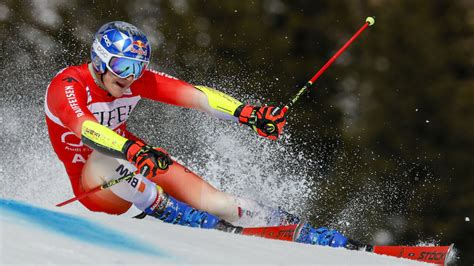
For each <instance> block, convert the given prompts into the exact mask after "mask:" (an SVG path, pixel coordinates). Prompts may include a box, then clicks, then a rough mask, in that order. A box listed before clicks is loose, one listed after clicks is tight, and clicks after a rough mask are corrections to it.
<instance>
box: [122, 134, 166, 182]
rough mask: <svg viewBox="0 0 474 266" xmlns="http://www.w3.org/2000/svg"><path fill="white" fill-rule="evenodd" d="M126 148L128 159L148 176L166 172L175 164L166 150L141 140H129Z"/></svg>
mask: <svg viewBox="0 0 474 266" xmlns="http://www.w3.org/2000/svg"><path fill="white" fill-rule="evenodd" d="M124 150H125V155H126V159H127V160H128V161H129V162H131V163H133V164H134V165H135V167H137V169H138V171H139V172H140V173H141V174H142V175H143V176H145V177H147V178H152V177H154V176H155V175H157V174H164V173H165V172H166V171H168V168H169V166H170V165H172V164H173V160H171V157H170V156H169V155H168V153H167V152H166V151H165V150H163V149H160V148H154V147H151V146H148V145H146V144H145V143H143V142H141V141H133V140H128V141H127V143H125V148H124Z"/></svg>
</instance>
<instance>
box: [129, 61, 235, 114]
mask: <svg viewBox="0 0 474 266" xmlns="http://www.w3.org/2000/svg"><path fill="white" fill-rule="evenodd" d="M136 85H137V89H138V90H139V94H140V95H141V96H143V97H145V98H148V99H152V100H155V101H160V102H164V103H168V104H173V105H177V106H182V107H186V108H193V109H196V110H200V111H203V112H206V113H209V114H211V115H213V116H215V117H218V118H221V119H225V120H237V119H236V117H235V116H234V112H235V110H236V109H237V107H238V106H240V105H241V104H242V103H240V102H239V101H237V100H236V99H234V98H232V97H230V96H229V95H226V94H225V93H223V92H220V91H217V90H215V89H212V88H208V87H204V86H193V85H191V84H189V83H186V82H184V81H181V80H179V79H177V78H174V77H172V76H169V75H167V74H164V73H159V72H156V71H153V70H147V71H145V73H144V74H143V76H142V78H140V79H139V80H138V81H137V84H136Z"/></svg>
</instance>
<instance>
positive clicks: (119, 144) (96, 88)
mask: <svg viewBox="0 0 474 266" xmlns="http://www.w3.org/2000/svg"><path fill="white" fill-rule="evenodd" d="M150 55H151V47H150V45H149V43H148V40H147V38H146V36H145V34H144V33H143V32H142V31H140V30H139V29H138V28H136V27H135V26H133V25H131V24H129V23H126V22H121V21H114V22H110V23H107V24H105V25H103V26H102V27H101V28H100V29H99V30H98V32H97V33H96V34H95V35H94V39H93V44H92V49H91V59H92V62H91V63H88V64H83V65H79V66H70V67H67V68H65V69H63V70H61V71H60V72H59V73H58V74H57V75H56V76H55V77H54V78H53V80H52V81H51V83H50V84H49V86H48V89H47V92H46V99H45V112H46V123H47V126H48V132H49V136H50V140H51V144H52V146H53V148H54V151H55V152H56V154H57V156H58V157H59V159H60V160H61V161H62V163H63V164H64V166H65V168H66V172H67V174H68V175H69V178H70V181H71V185H72V189H73V192H74V194H75V195H76V196H79V195H81V194H82V193H84V192H86V191H88V190H90V189H92V188H94V187H96V186H98V185H101V184H103V183H104V182H106V181H110V180H113V179H117V178H118V177H120V176H124V175H127V174H129V173H132V172H134V173H136V174H135V175H134V176H133V178H131V179H128V181H127V182H125V181H124V182H121V183H118V184H116V185H114V186H112V187H110V188H109V189H106V190H103V191H100V192H98V193H95V194H92V195H90V196H87V197H85V198H83V199H81V200H80V202H81V203H82V204H83V205H84V206H85V207H86V208H88V209H90V210H92V211H98V212H106V213H110V214H122V213H125V212H127V210H129V208H130V207H131V206H132V204H133V205H134V206H135V207H136V208H138V209H139V210H141V211H142V212H143V213H144V214H146V215H149V216H152V217H156V218H158V219H160V220H162V221H165V222H169V223H177V224H181V225H188V226H192V227H201V228H218V227H219V226H220V225H222V224H224V223H225V224H228V223H227V222H230V223H238V224H253V225H256V224H257V223H264V224H265V225H280V224H288V223H297V222H299V219H298V218H297V217H295V216H293V215H291V214H289V213H287V212H285V211H283V210H281V209H272V208H269V207H266V206H263V205H261V204H259V203H256V202H255V201H253V200H249V199H243V198H238V197H234V196H232V195H230V194H227V193H225V192H221V191H218V190H217V189H215V188H214V187H212V186H211V185H210V184H209V183H207V182H206V181H205V180H203V179H202V178H201V177H199V176H197V175H196V174H194V173H193V172H191V171H189V170H188V169H186V168H185V167H184V166H182V165H180V164H179V163H178V162H176V161H174V160H173V159H172V158H171V157H170V155H169V154H168V153H167V152H166V151H165V150H164V149H162V148H157V147H153V146H150V145H148V144H147V143H146V142H145V141H143V140H142V139H140V138H138V137H136V136H134V135H133V134H132V133H130V132H129V131H128V130H127V128H126V121H127V119H128V118H129V116H130V114H131V112H132V111H133V109H134V108H135V107H136V105H137V103H138V102H139V101H140V99H141V98H146V99H151V100H154V101H159V102H164V103H168V104H172V105H177V106H182V107H186V108H193V109H197V110H200V111H203V112H206V113H209V114H211V115H213V116H215V117H217V118H220V119H226V120H234V121H236V122H240V123H242V124H246V125H249V126H250V127H251V128H252V129H253V130H254V131H255V132H256V133H258V134H259V135H260V136H263V137H266V138H269V139H272V140H275V139H277V138H278V136H279V135H280V134H281V133H282V130H283V127H284V125H285V123H286V120H285V117H284V114H283V113H282V112H281V109H280V108H278V107H274V106H264V107H256V106H251V105H246V104H242V103H241V102H239V101H238V100H236V99H234V98H232V97H230V96H228V95H226V94H224V93H222V92H220V91H217V90H215V89H212V88H208V87H205V86H194V85H191V84H188V83H186V82H184V81H181V80H178V79H176V78H174V77H171V76H169V75H166V74H164V73H159V72H156V71H154V70H150V69H147V66H148V63H149V61H150ZM226 221H227V222H226ZM306 227H307V229H308V230H307V231H308V232H309V233H308V234H307V236H306V237H305V238H304V239H301V242H305V243H311V244H320V245H329V246H344V245H345V244H346V242H347V238H345V237H344V236H343V235H341V234H340V233H339V232H337V231H335V230H328V229H327V228H324V227H322V228H318V229H315V228H313V227H311V226H310V225H309V224H308V225H306Z"/></svg>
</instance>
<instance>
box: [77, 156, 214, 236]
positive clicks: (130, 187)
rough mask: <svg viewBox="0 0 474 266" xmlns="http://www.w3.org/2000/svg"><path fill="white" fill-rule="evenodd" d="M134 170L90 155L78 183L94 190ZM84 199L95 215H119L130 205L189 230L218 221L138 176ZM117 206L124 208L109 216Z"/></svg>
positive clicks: (123, 161)
mask: <svg viewBox="0 0 474 266" xmlns="http://www.w3.org/2000/svg"><path fill="white" fill-rule="evenodd" d="M134 170H135V167H134V166H132V165H131V164H130V163H128V162H127V161H125V160H120V159H115V158H112V157H109V156H105V155H102V154H100V153H98V152H93V153H92V154H91V155H90V157H89V159H88V161H87V163H86V165H85V167H84V169H83V173H82V183H83V184H88V185H90V186H91V187H96V186H98V185H100V184H102V183H104V182H106V181H110V180H113V179H117V178H119V177H120V176H124V175H127V174H129V173H131V172H132V171H134ZM105 192H107V193H105ZM88 198H89V201H90V202H88V203H89V206H88V207H90V206H91V205H92V206H95V207H97V206H98V208H95V210H96V211H103V212H108V213H114V214H121V213H123V212H125V211H126V209H128V208H129V207H130V206H131V205H132V203H133V204H134V205H135V207H137V208H138V209H139V210H142V211H144V212H145V213H146V214H148V215H151V216H153V217H155V218H158V219H160V220H163V221H164V222H167V223H174V224H180V225H187V226H191V227H201V228H214V227H215V226H216V225H217V223H218V222H219V221H220V220H221V219H220V218H218V217H217V216H214V215H212V214H209V213H207V212H205V211H200V210H197V209H195V208H193V207H191V206H189V205H188V204H186V203H183V202H180V201H178V200H176V199H175V198H173V197H171V196H169V195H168V194H167V193H166V192H164V191H163V190H162V189H161V188H160V187H159V186H157V185H156V184H155V183H153V182H152V181H150V180H148V179H147V178H145V177H143V176H142V175H140V174H137V175H135V176H134V177H132V178H131V179H130V180H128V181H122V182H121V183H119V184H116V185H114V186H112V187H110V188H109V189H107V190H103V191H99V192H97V193H95V194H93V195H91V196H90V197H88ZM117 202H118V203H119V205H121V203H126V204H127V208H124V210H123V211H122V212H120V213H119V212H111V211H110V210H111V209H112V210H115V209H117V208H118V207H119V206H118V205H117ZM91 203H92V204H91ZM89 209H91V208H89Z"/></svg>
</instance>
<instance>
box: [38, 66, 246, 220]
mask: <svg viewBox="0 0 474 266" xmlns="http://www.w3.org/2000/svg"><path fill="white" fill-rule="evenodd" d="M200 94H202V92H201V91H199V90H197V89H196V88H195V87H193V86H192V85H190V84H188V83H186V82H184V81H181V80H178V79H176V78H174V77H171V76H169V75H167V74H164V73H159V72H156V71H153V70H145V72H144V74H143V75H142V76H141V77H140V78H139V79H138V80H136V81H134V82H133V83H132V85H131V86H130V88H129V90H127V91H126V92H125V93H124V94H123V95H122V96H121V97H119V98H115V97H113V96H111V95H110V94H109V93H108V92H107V91H105V90H104V89H102V88H100V87H99V86H98V85H97V84H96V83H95V81H94V78H93V76H92V74H91V72H90V70H89V68H88V65H87V64H83V65H80V66H71V67H67V68H65V69H63V70H62V71H60V72H59V73H58V74H57V75H56V76H55V77H54V78H53V80H52V81H51V83H50V85H49V87H48V89H47V92H46V99H45V112H46V123H47V126H48V132H49V137H50V140H51V144H52V146H53V148H54V151H55V152H56V154H57V155H58V157H59V159H60V160H61V161H62V162H63V164H64V166H65V168H66V172H67V174H68V175H69V178H70V181H71V185H72V189H73V192H74V194H75V195H76V196H77V195H80V194H81V193H82V192H84V191H85V190H87V189H89V188H84V187H83V182H81V174H82V170H83V167H84V165H85V163H86V161H87V159H88V158H89V155H90V154H91V152H92V151H93V150H92V149H90V148H89V147H87V146H85V145H83V143H82V142H81V139H80V136H81V125H82V122H84V121H85V120H93V121H97V122H98V123H100V124H101V125H103V126H107V127H108V128H110V129H112V130H114V131H115V132H117V133H118V134H120V135H122V136H124V137H126V138H128V139H133V140H137V139H138V138H137V137H135V136H134V135H133V134H131V133H130V132H129V131H127V128H126V122H127V119H128V118H129V116H130V114H131V113H132V111H133V109H134V108H135V107H136V106H137V104H138V102H139V101H140V99H141V98H147V99H151V100H154V101H160V102H164V103H168V104H173V105H178V106H182V107H188V108H195V109H199V110H204V111H206V110H205V107H203V106H204V105H205V103H202V95H200ZM199 96H201V97H199ZM199 99H201V100H199ZM200 101H201V102H200ZM152 181H153V182H156V183H157V184H158V185H160V186H161V187H162V188H163V189H164V190H165V191H166V192H167V193H168V194H170V195H171V196H173V197H175V198H176V199H178V200H181V201H184V202H186V203H188V204H190V205H191V206H193V207H195V208H199V209H202V210H205V211H209V212H212V213H215V214H216V215H219V213H218V212H219V210H215V209H213V208H212V206H209V202H212V201H215V202H220V201H219V200H218V199H224V198H226V199H227V198H229V195H228V194H226V193H223V192H220V191H218V190H216V189H215V188H213V187H212V186H211V185H209V184H208V183H207V182H205V181H203V180H202V179H201V178H200V177H199V176H197V175H195V174H194V173H192V172H191V171H189V170H188V169H186V168H185V167H183V166H182V165H180V164H178V163H176V162H175V163H174V164H173V165H172V166H171V167H170V169H169V170H168V172H167V173H166V174H163V175H160V176H158V177H157V178H156V180H152ZM212 197H213V198H212ZM216 198H218V199H217V201H216ZM81 203H82V204H83V205H85V206H86V207H87V208H89V209H90V210H93V211H103V212H108V213H116V214H119V213H123V212H125V211H126V209H127V207H125V208H118V209H114V208H112V209H109V208H104V206H101V205H99V204H97V202H94V200H91V199H90V197H86V198H84V199H83V200H81ZM128 207H130V206H128ZM226 208H227V207H226ZM220 209H223V208H220ZM225 211H226V212H228V211H229V210H225ZM216 212H217V213H216ZM231 212H235V213H237V212H238V210H237V207H236V208H235V209H234V210H231Z"/></svg>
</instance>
